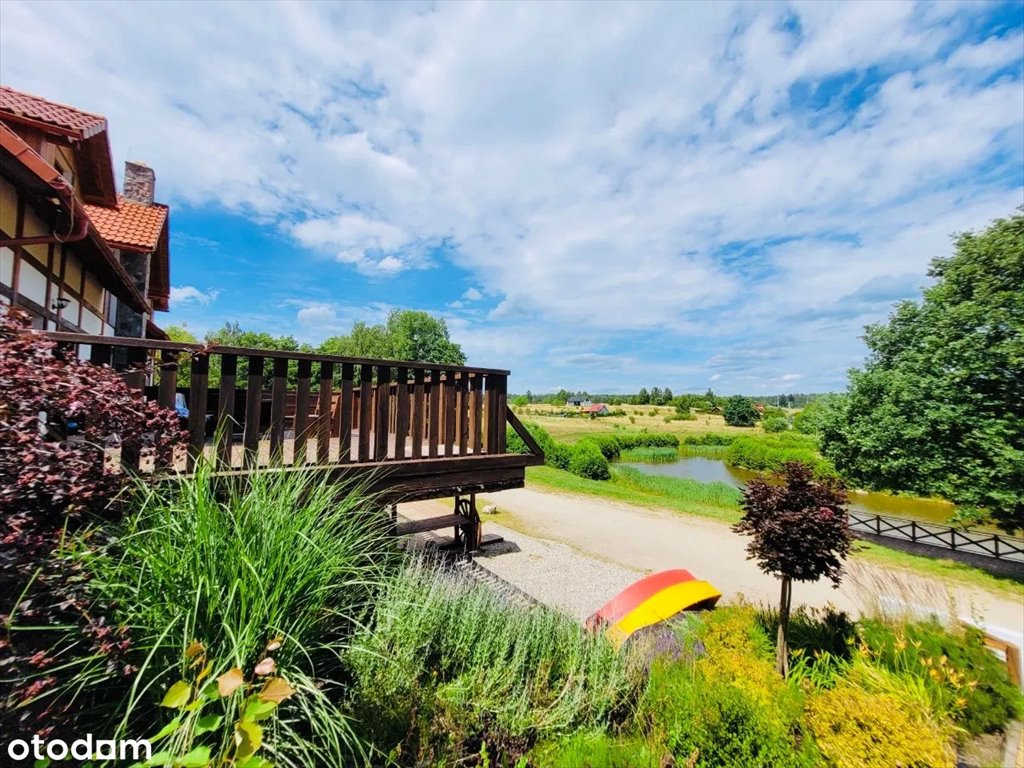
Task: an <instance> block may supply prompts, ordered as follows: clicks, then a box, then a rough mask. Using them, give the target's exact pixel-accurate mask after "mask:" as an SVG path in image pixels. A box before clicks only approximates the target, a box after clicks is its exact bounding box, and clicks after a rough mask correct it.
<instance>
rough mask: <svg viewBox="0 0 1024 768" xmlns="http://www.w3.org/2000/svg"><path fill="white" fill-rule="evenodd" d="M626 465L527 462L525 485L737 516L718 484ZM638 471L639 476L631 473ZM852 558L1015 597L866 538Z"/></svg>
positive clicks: (995, 582) (957, 567)
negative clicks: (606, 470) (605, 475)
mask: <svg viewBox="0 0 1024 768" xmlns="http://www.w3.org/2000/svg"><path fill="white" fill-rule="evenodd" d="M626 470H628V468H614V467H613V470H612V479H611V480H610V481H598V480H587V479H586V478H582V477H577V476H576V475H572V474H570V473H568V472H563V471H562V470H560V469H555V468H553V467H529V468H528V469H527V470H526V480H527V486H528V487H534V488H538V489H540V490H551V491H560V492H563V493H573V494H582V495H587V496H598V497H600V498H603V499H609V500H611V501H618V502H621V503H623V504H631V505H633V506H638V507H647V508H649V509H666V510H670V511H672V512H677V513H680V514H684V515H696V516H697V517H703V518H708V519H711V520H718V521H719V522H722V523H735V522H736V521H737V520H739V519H740V510H739V506H738V503H737V499H738V493H736V492H735V490H734V489H732V488H729V487H727V486H723V487H721V488H719V487H718V486H721V485H722V484H720V483H699V482H697V481H694V480H687V479H686V478H671V477H654V476H651V475H642V474H641V473H639V472H635V471H634V472H633V473H629V472H627V471H626ZM636 475H639V476H640V477H639V479H637V478H636V477H635V476H636ZM854 557H855V558H857V559H861V560H865V561H868V562H871V563H876V564H878V565H884V566H887V567H890V568H897V569H902V570H906V571H911V572H913V573H918V574H924V575H927V576H933V577H937V578H940V579H942V580H943V581H949V582H956V583H960V584H964V585H967V586H972V587H978V588H980V589H986V590H988V591H990V592H996V593H998V594H1001V595H1011V596H1019V595H1020V592H1021V582H1020V581H1019V580H1018V579H1014V578H1010V577H1005V576H993V575H991V574H989V573H987V572H985V571H983V570H981V569H979V568H974V567H972V566H969V565H965V564H963V563H960V562H957V561H955V560H948V559H944V558H931V557H920V556H918V555H912V554H909V553H907V552H901V551H899V550H895V549H889V548H887V547H881V546H878V545H876V544H872V543H869V542H859V543H858V552H857V554H856V555H854Z"/></svg>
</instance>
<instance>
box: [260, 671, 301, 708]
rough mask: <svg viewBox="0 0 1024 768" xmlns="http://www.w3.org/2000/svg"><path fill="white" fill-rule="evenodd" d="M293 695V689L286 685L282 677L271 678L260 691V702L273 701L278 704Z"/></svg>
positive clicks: (286, 682)
mask: <svg viewBox="0 0 1024 768" xmlns="http://www.w3.org/2000/svg"><path fill="white" fill-rule="evenodd" d="M294 693H295V689H294V688H292V687H291V686H290V685H288V681H287V680H285V679H284V678H283V677H272V678H270V679H269V680H267V684H266V685H264V686H263V690H262V691H260V701H274V702H277V703H278V704H280V703H281V702H282V701H284V700H285V699H287V698H289V697H290V696H291V695H292V694H294Z"/></svg>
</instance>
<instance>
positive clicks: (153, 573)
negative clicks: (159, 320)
mask: <svg viewBox="0 0 1024 768" xmlns="http://www.w3.org/2000/svg"><path fill="white" fill-rule="evenodd" d="M136 500H137V511H136V512H135V513H134V514H132V515H129V516H128V517H127V518H126V519H125V522H124V524H123V527H122V528H121V530H119V531H118V532H117V538H116V541H115V543H114V544H113V545H112V546H110V547H108V548H107V549H106V550H105V551H103V552H101V554H99V555H98V556H92V557H90V558H89V562H88V567H89V569H90V571H91V572H92V573H93V574H94V577H93V581H92V584H91V588H92V589H93V590H94V592H95V594H96V597H97V598H98V599H99V600H101V601H104V602H107V603H109V604H112V605H114V606H116V611H115V617H116V620H117V621H118V622H119V623H122V624H125V625H127V626H128V627H129V629H130V633H131V637H132V639H133V642H134V645H135V650H136V661H137V663H138V665H139V673H138V674H137V675H136V677H135V682H134V685H133V687H132V688H131V690H130V691H128V692H127V693H126V695H125V697H124V699H123V701H122V703H121V707H120V710H119V711H118V712H117V713H116V714H117V715H118V717H119V718H120V725H121V727H122V728H123V729H125V730H126V731H128V732H130V733H131V734H132V735H133V736H135V737H142V736H149V735H151V734H152V732H154V731H156V730H157V728H156V727H154V726H155V725H156V724H161V723H162V722H163V721H164V720H165V719H170V714H169V713H166V710H157V709H156V708H155V707H154V704H155V703H158V702H160V701H161V697H163V696H165V695H166V694H165V692H166V691H167V689H168V688H169V686H171V685H172V684H173V683H174V682H176V681H179V680H182V679H185V680H188V679H191V678H195V677H196V676H197V672H196V670H195V669H190V668H189V664H188V659H189V658H191V652H190V651H189V650H188V649H189V648H190V647H193V644H194V643H200V644H202V647H203V649H204V653H203V657H204V659H208V660H209V662H210V664H211V667H210V669H209V670H208V672H207V675H206V677H207V679H210V680H213V679H215V678H216V677H217V676H218V675H220V674H223V673H225V672H226V671H228V670H231V669H232V668H237V669H239V670H242V671H243V672H244V673H245V674H246V676H248V675H250V671H251V670H254V669H259V666H258V665H259V664H260V662H261V661H263V662H264V664H266V662H265V659H266V657H267V655H268V650H271V651H273V654H272V656H273V659H274V665H275V666H276V673H277V674H278V675H280V676H281V677H282V678H284V679H287V681H288V682H289V684H290V685H291V686H293V687H294V688H295V689H296V694H295V695H294V696H293V697H291V698H290V699H289V700H288V701H286V702H284V703H283V704H282V706H281V707H280V709H279V711H278V712H277V713H276V716H275V717H274V718H273V719H272V720H271V721H269V722H267V723H266V724H265V725H264V726H262V727H263V730H264V733H265V736H264V738H263V744H264V745H265V749H266V750H267V751H268V752H269V754H270V756H271V757H272V758H273V760H274V762H275V763H276V764H281V765H309V764H318V765H320V764H324V765H331V764H335V765H341V764H345V762H346V755H349V754H350V753H351V751H352V750H353V748H354V746H355V744H354V741H353V738H352V734H351V732H350V729H349V727H348V723H347V720H346V718H345V717H344V716H343V715H342V714H341V712H340V710H338V709H337V708H336V707H335V706H334V704H333V703H332V702H331V701H330V695H331V693H332V691H336V690H338V689H340V687H341V683H340V682H339V681H340V678H339V676H338V675H339V672H340V670H341V662H340V660H339V657H340V654H341V652H342V651H343V649H344V648H345V646H346V644H347V640H348V638H349V637H350V636H351V635H352V634H353V633H354V632H355V631H356V630H357V629H358V628H359V627H360V626H361V625H362V624H363V621H364V619H365V618H366V616H367V614H368V609H369V606H370V605H371V603H372V601H373V598H374V595H375V594H376V592H377V590H378V589H379V587H380V585H381V584H382V582H383V580H384V579H385V578H386V576H387V572H388V570H389V565H390V564H392V563H393V562H394V561H395V557H396V556H395V553H394V550H393V544H392V543H391V540H390V539H389V537H388V535H387V525H388V523H387V520H386V518H385V516H384V515H383V514H382V513H381V512H380V511H379V505H376V504H375V503H374V500H373V499H372V498H370V497H368V496H367V495H366V494H364V493H363V492H362V489H361V488H358V487H351V486H348V487H345V486H339V485H337V484H336V483H333V482H332V481H331V480H330V479H329V478H328V477H327V476H326V475H324V474H322V473H317V472H314V471H298V472H286V471H274V470H269V471H262V472H255V473H253V474H250V475H248V476H247V478H246V479H245V480H244V481H241V480H240V481H238V482H233V483H232V482H228V481H226V480H224V479H219V478H216V477H215V476H214V475H213V473H212V472H211V470H210V468H209V467H208V466H206V465H205V464H202V463H201V464H200V465H199V467H198V468H197V470H196V473H195V475H194V476H193V477H191V478H189V479H188V480H184V481H181V482H166V483H164V484H162V485H160V486H157V487H147V486H144V485H140V486H139V487H138V488H137V490H136ZM90 674H92V675H96V674H102V670H97V669H93V670H91V671H90V670H83V672H82V673H81V676H83V677H85V676H88V675H90ZM252 674H261V673H258V672H257V673H252ZM197 689H198V688H197ZM240 693H241V692H240ZM240 699H241V696H240V695H239V696H236V697H228V698H226V699H224V700H223V701H221V702H218V703H219V705H220V706H223V707H224V708H225V710H224V712H223V714H224V720H223V722H224V723H226V724H228V725H227V726H225V727H224V728H221V729H220V730H221V731H223V733H220V732H214V733H212V734H206V735H204V736H203V737H202V739H201V741H202V742H203V743H206V744H210V743H211V742H213V744H212V748H213V750H214V752H213V754H214V755H216V754H221V755H223V754H225V750H229V749H230V748H231V747H230V741H231V740H232V738H233V736H234V734H233V733H232V732H231V728H230V723H232V722H233V720H234V718H235V717H236V715H237V712H236V711H234V710H233V708H234V709H237V707H238V706H239V705H240V703H241V702H240ZM158 712H162V713H165V714H158ZM197 736H198V734H196V733H195V732H193V731H190V730H188V729H179V730H178V731H176V732H175V734H173V736H171V737H169V738H168V742H167V744H163V745H161V747H162V748H163V747H167V748H169V749H170V750H171V751H172V752H173V753H174V754H176V755H180V754H183V753H184V752H185V751H186V750H188V749H190V748H192V747H193V746H194V742H195V740H196V737H197Z"/></svg>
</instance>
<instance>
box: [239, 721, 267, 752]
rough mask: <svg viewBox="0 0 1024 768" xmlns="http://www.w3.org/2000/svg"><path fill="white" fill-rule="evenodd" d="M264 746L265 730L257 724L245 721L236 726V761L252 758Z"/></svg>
mask: <svg viewBox="0 0 1024 768" xmlns="http://www.w3.org/2000/svg"><path fill="white" fill-rule="evenodd" d="M262 744H263V729H262V728H261V727H260V726H258V725H256V723H250V722H246V721H244V720H243V721H242V722H240V723H238V725H236V726H235V759H237V760H244V759H245V758H247V757H251V756H252V755H253V754H255V752H256V750H257V749H259V748H260V746H261V745H262Z"/></svg>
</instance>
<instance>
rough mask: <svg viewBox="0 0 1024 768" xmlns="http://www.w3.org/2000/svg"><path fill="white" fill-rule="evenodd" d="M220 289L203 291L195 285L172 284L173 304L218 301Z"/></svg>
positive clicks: (204, 303)
mask: <svg viewBox="0 0 1024 768" xmlns="http://www.w3.org/2000/svg"><path fill="white" fill-rule="evenodd" d="M219 295H220V291H218V290H216V289H212V288H211V289H210V290H208V291H201V290H199V289H198V288H196V287H195V286H193V285H180V286H171V304H202V305H203V306H205V305H207V304H209V303H210V302H212V301H216V299H217V297H218V296H219Z"/></svg>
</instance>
